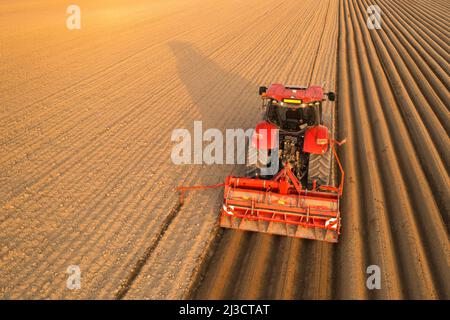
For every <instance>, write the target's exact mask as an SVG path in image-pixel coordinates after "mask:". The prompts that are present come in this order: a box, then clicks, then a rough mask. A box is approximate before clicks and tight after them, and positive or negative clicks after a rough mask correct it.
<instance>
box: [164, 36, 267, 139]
mask: <svg viewBox="0 0 450 320" xmlns="http://www.w3.org/2000/svg"><path fill="white" fill-rule="evenodd" d="M169 47H170V49H171V51H172V52H173V55H174V56H175V58H176V68H177V72H178V76H179V79H180V80H181V81H182V83H183V85H184V87H185V88H186V91H187V92H188V94H189V96H190V99H191V102H192V104H194V106H195V108H196V109H197V111H198V112H199V113H200V118H196V119H193V120H202V121H203V129H204V130H205V128H218V129H220V130H224V129H226V128H243V129H246V128H250V127H253V126H254V124H255V123H256V121H257V119H256V118H255V117H256V116H258V115H259V113H258V111H259V106H260V100H259V97H258V86H259V85H258V84H257V83H254V82H252V81H249V80H247V79H245V78H243V77H242V76H240V75H238V74H236V73H233V72H231V70H227V69H226V68H225V67H222V66H220V65H219V64H218V63H216V62H215V61H213V60H212V59H211V58H209V57H207V56H205V55H204V54H202V53H201V52H200V51H199V50H198V49H197V48H195V47H194V46H193V45H192V44H190V43H188V42H184V41H171V42H169ZM229 68H230V69H231V68H232V66H229Z"/></svg>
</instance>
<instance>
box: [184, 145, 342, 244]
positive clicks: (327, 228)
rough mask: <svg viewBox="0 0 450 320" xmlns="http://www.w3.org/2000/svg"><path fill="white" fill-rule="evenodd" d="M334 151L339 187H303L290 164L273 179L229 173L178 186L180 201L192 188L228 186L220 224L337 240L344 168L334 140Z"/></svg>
mask: <svg viewBox="0 0 450 320" xmlns="http://www.w3.org/2000/svg"><path fill="white" fill-rule="evenodd" d="M343 143H345V140H344V141H342V142H338V141H335V140H332V141H330V146H331V149H332V151H333V155H334V157H335V159H336V161H337V163H338V167H339V170H340V172H341V181H340V183H339V186H338V187H332V186H319V187H318V188H316V186H313V188H312V190H308V189H303V188H302V185H301V184H300V183H299V181H298V179H297V177H296V176H295V175H294V174H293V173H292V171H291V168H290V165H289V164H287V165H286V166H284V168H283V169H281V170H280V172H278V174H277V175H276V176H275V177H274V178H273V179H272V180H265V179H252V178H245V177H233V176H228V177H227V179H226V182H225V183H221V184H216V185H210V186H192V187H178V188H177V190H178V191H180V202H181V203H183V201H184V192H186V191H188V190H200V189H212V188H219V187H224V201H223V206H222V209H221V214H220V226H221V227H223V228H232V229H237V230H246V231H256V232H263V233H270V234H277V235H283V236H288V237H296V238H305V239H314V240H322V241H327V242H337V241H338V236H339V234H340V228H341V217H340V212H339V199H340V196H341V195H342V191H343V186H344V176H345V173H344V170H343V168H342V165H341V162H340V160H339V157H338V155H337V153H336V149H335V147H334V144H337V145H342V144H343Z"/></svg>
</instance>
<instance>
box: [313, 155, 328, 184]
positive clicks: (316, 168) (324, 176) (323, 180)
mask: <svg viewBox="0 0 450 320" xmlns="http://www.w3.org/2000/svg"><path fill="white" fill-rule="evenodd" d="M330 176H331V152H330V150H328V151H327V152H326V153H325V154H323V155H322V154H310V155H309V164H308V185H309V186H310V187H311V186H312V185H313V181H314V180H316V185H317V186H328V185H330Z"/></svg>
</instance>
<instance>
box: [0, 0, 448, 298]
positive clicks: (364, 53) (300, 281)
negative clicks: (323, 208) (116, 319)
mask: <svg viewBox="0 0 450 320" xmlns="http://www.w3.org/2000/svg"><path fill="white" fill-rule="evenodd" d="M369 4H372V2H369V1H367V0H361V1H359V0H358V1H357V0H340V1H333V0H323V1H317V0H303V1H294V0H289V1H274V0H248V1H237V0H216V1H204V0H193V1H182V0H173V1H166V0H154V1H144V0H127V1H123V0H112V1H88V0H79V1H77V5H79V6H80V8H81V29H80V30H72V31H70V30H68V29H67V28H66V25H65V19H66V17H67V16H68V14H66V8H67V2H65V1H59V0H58V1H50V0H40V1H14V2H2V3H1V4H0V28H1V30H2V32H1V33H0V43H1V46H0V59H1V64H0V79H1V81H0V128H1V130H0V275H1V276H0V297H1V298H4V299H24V298H31V299H37V298H56V299H69V298H73V299H82V298H97V299H101V298H107V299H110V298H111V299H113V298H125V299H136V298H139V299H140V298H144V299H161V298H166V299H173V298H285V299H302V298H320V299H327V298H350V299H365V298H368V299H376V298H393V299H402V298H445V299H449V298H450V296H449V293H450V276H449V272H448V271H449V264H450V250H449V249H450V246H449V237H448V230H449V212H450V208H449V199H450V185H449V184H450V183H449V179H448V171H449V163H450V159H449V158H450V152H449V150H450V148H449V139H448V132H449V126H450V119H449V118H450V116H449V110H448V109H449V101H450V93H449V88H450V77H449V73H450V72H449V70H450V68H449V67H450V66H449V62H450V53H449V52H450V46H449V43H450V26H449V24H448V16H449V14H450V8H449V6H448V4H447V2H446V1H437V0H436V1H433V0H422V1H407V0H397V1H394V0H378V1H376V4H377V5H379V6H380V8H381V9H382V12H383V13H382V19H383V20H382V29H381V30H369V29H368V28H367V26H366V19H367V13H366V8H367V6H368V5H369ZM270 82H281V83H287V84H306V85H307V84H318V85H323V84H324V86H325V88H326V89H328V90H335V91H336V92H337V97H338V99H337V103H336V104H330V106H329V107H328V108H327V110H326V111H327V112H330V113H332V114H333V115H335V125H334V127H335V135H336V137H337V138H344V137H347V141H348V143H347V144H346V145H345V146H343V147H342V148H340V150H339V153H340V155H341V159H342V161H343V164H344V168H345V170H346V184H345V188H344V196H343V199H342V206H341V213H342V223H343V227H342V235H341V238H340V242H339V243H338V244H328V243H321V242H314V241H308V240H300V239H290V238H284V237H279V236H270V235H263V234H256V233H250V232H245V233H244V232H237V231H234V230H220V229H219V228H218V227H217V216H218V212H219V208H220V206H221V197H222V193H221V192H220V191H219V190H209V191H205V192H200V193H199V192H197V193H191V194H189V196H188V197H187V199H186V203H185V204H184V205H183V206H182V207H179V206H178V195H177V194H176V193H175V192H174V188H175V187H176V186H178V185H194V184H215V183H221V182H223V180H224V178H225V177H226V176H227V175H229V174H234V175H239V174H243V173H244V168H243V167H242V166H232V165H223V166H218V165H215V166H208V165H183V166H176V165H174V164H172V162H171V159H170V153H171V149H172V146H173V143H172V142H171V141H170V137H171V133H172V130H173V129H176V128H187V129H192V126H193V121H194V120H203V127H204V129H206V128H218V129H221V130H225V129H226V128H245V129H246V128H250V127H252V126H253V125H254V124H255V122H256V121H257V119H258V117H259V108H258V107H259V103H260V101H259V98H258V96H257V88H258V86H259V85H264V84H269V83H270ZM333 105H334V106H336V109H333V107H332V106H333ZM372 264H376V265H379V266H380V268H381V275H382V288H381V290H367V288H366V278H367V276H368V275H367V274H366V268H367V266H369V265H372ZM70 265H79V266H80V269H81V289H80V290H68V289H67V288H66V280H67V277H68V274H67V273H66V270H67V268H68V266H70Z"/></svg>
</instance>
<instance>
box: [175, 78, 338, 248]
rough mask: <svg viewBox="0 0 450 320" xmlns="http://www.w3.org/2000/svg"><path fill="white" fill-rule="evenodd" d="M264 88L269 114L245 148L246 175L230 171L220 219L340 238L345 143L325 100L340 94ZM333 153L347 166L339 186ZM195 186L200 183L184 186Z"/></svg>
mask: <svg viewBox="0 0 450 320" xmlns="http://www.w3.org/2000/svg"><path fill="white" fill-rule="evenodd" d="M259 94H260V96H261V97H262V100H263V104H262V106H263V114H264V116H263V121H261V122H259V123H258V124H257V125H256V128H255V130H254V134H253V137H252V141H251V147H250V148H249V152H248V153H247V174H246V177H234V176H229V177H227V179H226V182H225V184H223V186H224V201H223V206H222V210H221V215H220V226H221V227H224V228H233V229H238V230H247V231H256V232H263V233H271V234H277V235H284V236H291V237H297V238H308V239H315V240H323V241H328V242H337V240H338V236H339V234H340V220H341V218H340V213H339V198H340V196H341V195H342V189H343V181H344V171H343V169H342V166H341V163H340V161H339V158H338V156H337V153H336V150H335V147H334V145H335V144H338V145H340V144H342V143H343V142H337V141H335V140H333V138H332V137H333V135H332V134H330V132H329V127H331V128H332V127H333V125H332V114H333V113H332V112H331V110H330V109H331V108H330V106H328V108H329V109H327V112H324V108H323V105H322V104H323V102H324V101H326V100H329V101H334V100H335V94H334V93H333V92H328V93H324V91H323V89H322V87H319V86H311V87H309V88H305V87H297V86H284V85H282V84H272V85H270V86H269V87H268V88H266V87H261V88H260V89H259ZM325 97H328V99H325ZM327 126H328V127H327ZM333 156H334V158H335V159H336V162H337V164H338V168H339V170H340V173H341V174H340V176H341V181H340V183H339V185H338V186H335V183H334V179H333V172H334V170H332V168H333V167H334V166H333ZM213 187H215V186H213ZM191 188H199V187H190V188H189V187H188V188H185V187H181V188H180V190H182V191H185V190H187V189H191Z"/></svg>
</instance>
